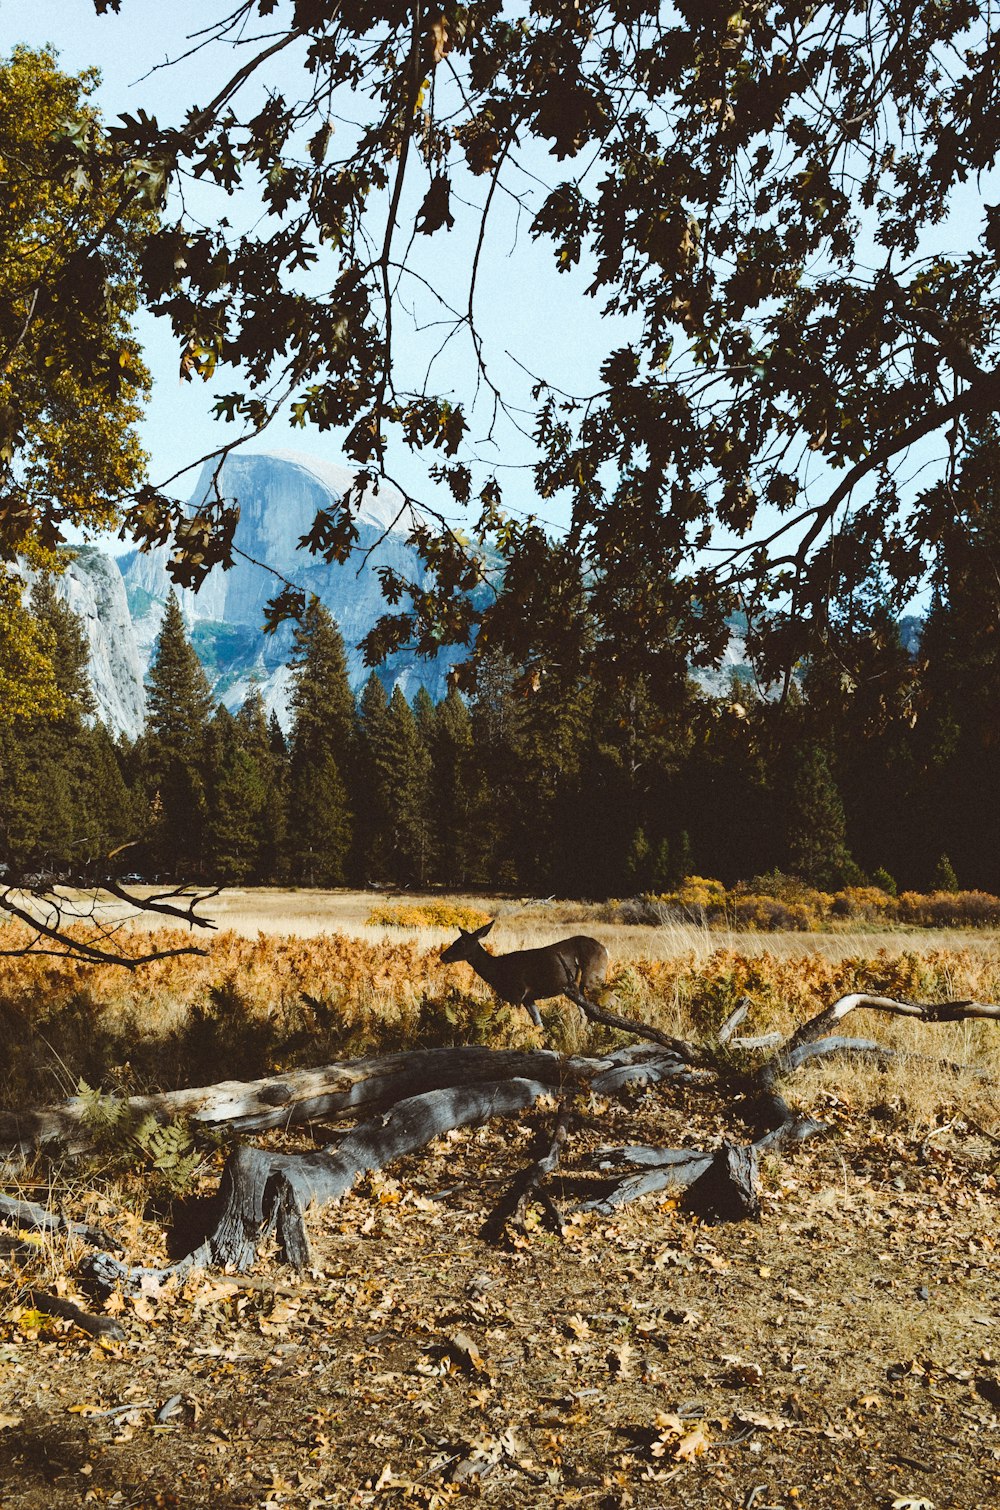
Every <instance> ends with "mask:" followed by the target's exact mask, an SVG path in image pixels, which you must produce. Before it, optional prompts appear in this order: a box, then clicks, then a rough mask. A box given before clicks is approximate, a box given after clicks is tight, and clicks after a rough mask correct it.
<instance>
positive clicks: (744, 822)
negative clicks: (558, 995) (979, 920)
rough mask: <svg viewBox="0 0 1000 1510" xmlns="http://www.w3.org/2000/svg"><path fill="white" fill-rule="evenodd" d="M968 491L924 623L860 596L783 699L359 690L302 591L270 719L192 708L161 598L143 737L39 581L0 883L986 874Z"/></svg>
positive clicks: (994, 887)
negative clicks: (39, 651)
mask: <svg viewBox="0 0 1000 1510" xmlns="http://www.w3.org/2000/svg"><path fill="white" fill-rule="evenodd" d="M982 503H983V500H982V498H980V499H978V500H977V504H978V507H977V510H976V517H977V528H975V529H968V528H967V529H965V530H964V532H963V533H962V536H961V544H962V549H961V552H959V551H958V550H957V549H956V551H955V552H954V559H953V560H950V561H949V562H948V572H947V581H946V582H942V583H941V584H940V588H941V590H940V591H939V592H938V593H937V595H936V596H935V599H934V601H933V604H932V606H931V609H930V611H929V613H928V614H927V616H926V618H925V619H924V620H923V621H922V623H921V624H920V625H919V637H918V636H917V634H916V633H913V634H912V635H911V636H910V644H909V646H906V645H904V643H903V641H902V638H901V634H900V628H899V626H898V625H897V623H896V622H894V621H893V620H892V619H891V618H890V617H889V616H888V615H887V614H885V613H880V611H879V610H878V609H874V610H872V612H871V614H870V615H869V621H868V622H867V623H864V624H857V623H856V624H855V625H854V626H853V628H852V631H851V633H850V635H846V634H845V635H844V636H843V638H842V639H841V640H840V641H839V642H838V643H837V644H836V648H835V649H834V648H832V647H833V645H834V641H833V640H832V639H831V649H830V653H829V654H828V655H827V656H826V657H822V656H818V655H817V656H814V657H813V658H812V659H810V660H809V661H808V662H807V663H806V664H804V666H803V668H802V671H801V675H800V676H799V677H798V678H797V679H796V680H795V681H793V682H792V683H791V685H790V687H789V688H788V689H787V692H786V693H785V695H784V696H781V695H779V694H777V693H776V694H773V695H764V694H762V693H761V692H760V691H759V690H758V689H757V688H756V687H755V685H754V684H753V682H752V681H750V680H746V679H742V677H741V676H739V675H737V674H736V673H734V674H733V676H732V678H731V684H730V686H729V688H728V689H727V691H726V692H725V693H724V694H723V695H715V696H710V695H708V694H707V693H705V692H704V691H703V690H702V689H701V688H700V687H699V686H698V684H697V683H696V682H695V681H693V680H692V679H691V678H689V677H685V676H683V675H681V676H680V677H675V678H672V679H671V680H670V682H669V683H668V684H667V685H662V686H658V685H655V684H654V683H653V682H652V681H651V680H649V679H639V680H636V681H634V682H632V683H631V684H629V685H628V687H627V689H626V690H624V691H623V690H622V689H621V688H618V689H615V688H614V687H613V686H607V685H601V684H600V683H599V682H598V681H596V680H588V679H584V678H581V677H574V678H566V679H563V678H561V677H560V674H559V671H558V668H555V669H553V670H551V671H550V672H549V673H548V674H546V675H545V676H544V678H542V679H541V680H540V681H538V680H536V681H534V682H531V683H527V682H526V681H525V678H524V676H523V674H522V672H521V669H520V668H518V667H516V666H515V665H514V664H513V663H511V662H510V661H509V660H506V659H504V658H503V657H502V656H499V655H496V656H489V655H486V656H485V657H483V660H482V664H481V669H480V673H479V678H478V684H477V687H476V689H475V691H474V693H473V694H472V695H471V696H470V695H465V694H463V693H461V692H459V691H458V690H457V689H453V690H452V691H451V692H449V694H448V696H447V697H446V698H445V699H444V700H443V701H441V702H439V703H437V704H436V705H435V704H434V703H433V701H432V700H431V698H430V697H429V695H428V694H427V692H426V691H424V690H421V691H420V692H419V693H418V694H417V696H416V697H415V699H413V701H412V702H409V701H407V699H406V697H405V696H404V695H403V693H402V692H401V691H400V690H399V689H398V688H397V689H396V690H394V691H393V692H392V693H391V695H388V694H387V692H386V690H385V688H384V686H383V683H382V682H381V681H380V680H379V677H378V675H377V674H375V673H373V674H372V675H371V677H370V678H369V680H368V682H367V684H366V685H365V686H364V688H363V690H362V692H361V695H360V697H358V698H357V699H356V698H355V697H354V695H353V694H352V692H351V689H350V686H349V683H348V679H347V670H346V663H345V656H344V645H343V641H342V639H341V636H340V634H339V632H338V629H337V627H336V624H335V622H334V620H333V618H332V617H331V615H330V614H329V612H328V611H327V610H326V609H325V608H324V607H323V606H322V605H321V604H320V603H319V602H318V601H316V600H314V601H313V602H312V603H311V604H310V605H309V607H308V609H307V611H306V613H305V615H304V617H303V619H302V621H301V624H300V625H299V627H298V628H297V630H296V633H295V640H294V656H293V682H292V687H293V690H292V695H291V699H290V721H289V724H288V727H287V728H282V727H281V725H280V724H279V722H278V720H277V718H276V717H275V716H273V715H272V716H271V717H270V718H269V717H268V716H267V714H266V712H265V709H264V707H263V704H262V700H261V698H260V696H259V694H258V693H256V692H251V694H250V695H249V696H248V697H247V699H246V701H245V702H244V703H243V705H242V707H240V708H239V710H238V711H237V712H236V713H235V715H234V714H231V713H230V712H228V711H227V710H226V708H224V707H221V706H218V707H217V706H215V704H214V700H213V698H212V695H211V693H210V690H209V685H208V681H207V679H206V676H205V673H204V671H203V669H202V667H201V665H200V663H199V661H198V658H197V655H196V654H195V651H194V649H193V647H192V645H191V642H190V640H189V638H188V635H187V632H186V629H185V625H184V622H183V618H182V615H181V612H180V609H179V607H178V605H177V602H176V600H175V599H173V598H171V600H170V602H169V604H168V607H167V611H166V615H165V618H164V621H163V625H162V629H161V632H160V636H159V639H158V642H157V645H156V648H155V652H154V657H153V662H152V666H151V671H150V675H149V685H148V711H147V722H146V727H145V730H144V732H143V733H142V735H141V737H140V738H139V739H138V740H136V741H135V742H134V743H132V742H129V741H126V740H119V741H117V742H116V741H115V740H114V739H113V738H112V737H111V735H110V734H109V732H108V731H107V729H105V728H104V727H103V726H102V725H101V724H100V723H99V722H95V721H94V718H93V702H92V698H91V694H90V689H89V686H88V681H87V670H86V651H85V644H84V640H83V636H82V633H81V629H80V626H79V623H78V622H77V621H76V620H75V619H74V617H73V615H72V614H71V613H70V612H69V610H67V609H66V608H65V607H63V606H62V605H61V604H60V603H59V602H58V600H57V599H56V597H55V595H54V594H53V591H52V588H51V585H50V584H47V583H46V582H45V581H44V580H43V581H42V582H41V583H40V584H39V585H38V586H37V587H36V588H35V589H34V592H33V596H32V600H31V607H32V611H33V614H34V616H35V618H36V621H37V624H38V628H39V633H40V634H41V635H42V636H43V639H44V640H45V641H46V643H48V645H49V646H50V648H51V650H52V655H53V664H54V665H55V666H56V668H57V675H58V679H59V691H60V693H61V695H62V700H61V704H60V711H59V712H58V713H57V714H51V713H46V711H45V710H44V709H42V710H38V711H36V712H34V713H33V714H32V715H30V716H26V717H24V718H21V719H14V720H11V721H8V722H7V723H5V724H3V725H2V726H0V742H2V743H0V767H2V770H3V778H4V779H3V782H2V786H0V842H2V858H3V861H4V862H5V863H6V866H7V871H6V874H7V875H8V876H9V877H12V878H16V877H31V876H32V875H36V876H38V875H40V876H43V877H47V878H49V879H52V878H59V879H66V880H74V879H77V880H80V881H82V882H94V881H99V880H100V879H101V878H102V876H105V875H112V876H115V875H117V876H121V875H123V874H126V873H127V874H130V875H132V876H136V875H138V876H141V877H142V878H143V879H150V880H152V879H154V878H156V879H159V880H172V881H198V882H208V883H212V884H251V885H253V884H267V883H277V884H283V885H296V886H316V887H331V886H340V885H345V884H349V885H372V884H374V885H387V886H393V887H402V888H410V887H412V888H427V887H432V886H441V887H447V888H473V889H475V888H482V889H485V890H491V891H497V890H500V891H503V890H508V891H520V892H530V893H532V894H547V893H557V894H559V895H564V896H578V897H606V896H632V895H637V894H641V893H653V894H657V893H662V892H664V891H665V890H668V889H670V888H671V887H675V886H676V885H678V884H679V883H680V881H681V880H682V879H683V878H684V877H685V876H688V875H691V874H698V875H705V876H712V877H718V878H720V879H721V880H722V881H723V882H724V883H725V884H726V885H728V886H732V885H734V884H736V883H739V882H749V881H750V880H751V879H753V878H757V879H758V881H759V880H760V878H762V877H763V878H765V880H766V878H767V877H768V876H773V873H774V872H781V873H786V874H790V875H793V876H797V877H799V878H801V880H803V881H805V882H807V883H808V884H809V885H811V886H813V887H821V888H826V889H827V890H836V889H837V888H838V887H845V886H858V885H863V884H874V885H876V886H880V887H882V888H884V889H885V890H886V891H888V892H889V894H894V893H895V891H896V889H897V888H899V889H903V888H916V889H922V890H925V891H926V890H931V889H935V890H939V891H948V890H954V889H956V888H957V887H959V886H960V887H962V888H964V889H980V890H985V891H990V892H996V891H998V890H1000V808H998V805H997V801H996V793H997V791H998V790H1000V742H998V741H997V739H996V720H995V714H996V708H997V706H998V695H1000V685H998V670H1000V664H998V654H997V645H996V623H997V618H998V606H997V602H996V598H997V588H996V578H995V572H994V567H993V562H994V561H995V559H996V548H997V541H996V528H997V526H996V523H995V509H994V511H992V512H991V511H990V510H988V509H983V508H982ZM983 521H985V522H983ZM911 627H912V621H911ZM109 857H110V858H109ZM754 889H755V890H761V891H763V890H767V889H768V887H767V886H765V885H759V884H758V886H756V887H755V888H754ZM771 889H773V887H772V888H771Z"/></svg>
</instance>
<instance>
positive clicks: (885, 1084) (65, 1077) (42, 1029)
mask: <svg viewBox="0 0 1000 1510" xmlns="http://www.w3.org/2000/svg"><path fill="white" fill-rule="evenodd" d="M376 901H377V899H376V898H373V896H372V894H371V893H363V892H325V893H316V892H288V891H284V892H282V891H278V890H265V891H241V890H232V891H228V892H224V893H223V894H222V895H221V896H220V897H219V898H218V899H216V900H215V901H213V903H212V904H211V905H212V911H213V913H214V915H215V916H216V917H217V919H218V921H219V923H220V925H221V930H220V931H219V932H217V933H215V934H211V935H208V936H207V947H208V953H207V955H205V956H204V957H198V956H187V957H182V958H176V959H170V960H163V961H160V962H158V963H155V964H151V965H149V966H146V967H144V968H143V969H141V970H139V971H136V972H135V973H129V972H126V971H123V970H120V969H118V968H115V967H113V966H97V967H93V966H88V965H83V964H79V963H75V962H73V961H69V960H53V959H51V958H48V957H43V956H34V957H28V958H23V957H21V958H18V957H14V958H5V959H0V1100H2V1102H3V1104H4V1105H5V1106H16V1105H23V1104H28V1103H37V1102H39V1101H46V1100H53V1099H55V1098H57V1097H58V1096H60V1095H65V1094H69V1093H71V1092H72V1091H73V1090H75V1088H76V1086H77V1084H78V1083H79V1081H80V1080H81V1079H83V1080H85V1081H86V1082H87V1083H88V1084H90V1085H92V1086H101V1087H104V1088H108V1089H112V1088H114V1089H120V1090H140V1089H153V1088H168V1087H172V1086H176V1085H180V1084H198V1083H206V1082H211V1081H215V1080H219V1079H223V1078H229V1077H232V1078H249V1077H252V1076H255V1075H262V1074H266V1073H269V1072H270V1071H272V1070H277V1069H285V1068H289V1067H291V1066H293V1065H295V1064H300V1063H301V1064H317V1063H323V1062H325V1061H329V1060H333V1059H336V1058H340V1057H346V1056H349V1055H358V1054H366V1053H376V1052H388V1051H391V1050H394V1049H400V1048H405V1047H408V1046H412V1045H417V1044H434V1043H463V1042H479V1043H488V1044H489V1043H494V1044H521V1043H529V1042H533V1041H536V1040H535V1038H534V1030H533V1029H532V1028H531V1026H530V1024H529V1022H528V1020H527V1017H526V1014H524V1013H523V1012H521V1011H519V1010H517V1009H514V1008H508V1007H504V1006H501V1005H500V1004H499V1003H498V1002H497V1001H496V999H495V998H494V997H493V995H492V993H491V992H490V990H489V988H488V987H486V986H485V985H484V984H483V982H481V981H480V980H478V978H477V977H475V976H474V975H473V973H472V971H471V969H470V968H469V967H468V966H467V965H461V964H460V965H452V966H446V965H443V964H442V963H441V961H440V958H439V956H440V951H441V948H442V946H443V945H444V944H445V943H447V942H448V941H449V940H450V939H451V938H453V937H454V932H455V924H454V922H453V921H451V922H448V923H447V925H445V923H444V922H439V923H438V926H427V921H428V920H429V919H433V918H438V919H453V918H454V917H456V916H466V917H469V918H470V919H471V917H472V915H473V914H474V913H477V912H478V913H479V914H480V915H483V914H485V915H487V916H496V917H497V919H498V921H497V926H496V927H495V929H494V931H493V934H492V935H491V939H490V943H491V945H492V946H493V947H494V948H495V949H496V950H497V951H498V952H505V951H507V950H509V949H516V948H523V947H531V946H533V945H537V944H540V943H545V942H548V941H551V940H552V939H555V938H558V937H559V936H561V935H564V934H565V933H567V932H571V931H581V930H583V929H586V931H587V932H592V933H593V934H594V935H595V936H597V937H598V938H600V939H601V940H602V942H604V943H605V944H606V945H607V946H608V948H609V950H610V952H611V955H612V962H613V963H612V974H611V978H610V987H611V989H610V995H609V998H608V1004H609V1005H611V1006H613V1007H614V1008H615V1009H616V1010H618V1011H620V1012H623V1013H625V1014H626V1015H629V1016H633V1017H636V1018H641V1019H644V1020H646V1021H648V1022H651V1023H654V1024H656V1025H657V1026H659V1027H661V1028H662V1029H664V1030H666V1031H668V1032H670V1033H673V1034H676V1035H678V1036H682V1037H686V1038H697V1039H706V1038H711V1035H712V1033H713V1032H714V1030H715V1028H716V1027H717V1026H718V1024H719V1023H720V1022H722V1021H723V1020H724V1018H725V1017H726V1016H727V1015H728V1013H729V1012H730V1011H731V1010H732V1009H733V1007H734V1006H735V1005H736V1003H737V1002H738V1001H739V1000H740V998H741V997H743V996H748V997H749V998H750V1000H751V1003H752V1008H751V1014H750V1017H749V1020H748V1021H747V1023H746V1024H745V1027H744V1029H743V1031H744V1032H746V1033H747V1034H756V1033H767V1032H772V1031H780V1032H782V1033H784V1034H788V1033H791V1032H792V1031H793V1030H794V1029H795V1028H796V1027H797V1026H798V1025H799V1024H800V1023H801V1022H803V1021H804V1020H806V1019H807V1018H809V1017H811V1016H813V1015H815V1014H816V1013H817V1012H819V1011H820V1010H822V1008H823V1007H825V1006H827V1005H829V1003H830V1002H832V1001H833V1000H835V999H836V998H837V997H838V996H841V995H843V994H844V993H845V992H848V991H855V990H869V991H873V992H878V993H881V994H886V995H890V996H902V997H909V998H913V999H916V1000H929V1001H933V1000H945V999H950V998H960V997H973V998H977V999H979V1000H985V1001H995V1000H997V999H998V998H1000V943H998V938H997V935H996V933H993V932H987V931H981V932H975V933H970V932H961V933H954V932H953V933H948V932H947V931H946V930H937V931H935V932H924V933H913V934H886V933H885V932H881V933H878V932H876V933H873V932H871V931H869V930H867V929H863V928H861V927H858V928H857V929H855V930H853V931H852V930H843V931H840V932H837V933H819V934H807V933H789V934H764V933H755V932H751V933H736V932H720V931H718V930H716V929H709V928H707V927H705V926H703V925H697V924H693V923H687V924H681V923H670V924H667V925H664V926H663V927H659V928H650V927H637V926H630V925H626V924H615V923H608V922H602V921H600V919H599V917H598V912H599V909H598V908H597V907H588V906H586V905H583V906H571V905H570V904H552V903H540V902H517V901H511V900H499V901H494V902H483V900H482V899H473V898H462V897H459V898H451V899H448V900H447V902H446V903H442V901H441V900H440V899H437V900H436V901H435V902H434V903H433V904H424V906H423V908H421V909H418V908H417V906H416V905H415V900H411V899H406V900H405V902H393V903H392V904H391V905H392V906H394V907H396V908H397V911H396V913H392V912H390V911H388V910H386V911H384V912H383V914H382V915H383V916H386V917H392V916H395V917H397V918H398V917H399V916H401V914H400V912H399V911H398V909H399V908H400V907H403V908H406V909H409V913H408V914H403V915H405V916H410V917H412V918H414V920H416V921H420V922H421V923H423V926H419V927H416V928H414V927H402V926H399V924H398V923H396V924H392V925H390V924H386V923H381V924H378V925H376V926H373V925H372V924H371V923H369V922H368V921H367V920H368V919H370V918H371V916H372V913H373V908H374V906H375V903H376ZM382 905H383V907H384V905H385V904H384V902H383V904H382ZM431 905H433V906H435V907H437V908H438V909H439V910H438V911H437V913H434V912H432V911H430V907H431ZM136 924H137V926H138V925H142V926H146V920H145V919H138V920H136ZM0 934H2V935H4V936H3V937H0V946H3V947H8V948H9V947H12V946H13V945H15V944H16V942H17V941H18V939H20V938H23V935H21V934H19V933H18V931H17V929H16V928H14V927H13V926H8V927H7V928H6V929H3V930H0ZM205 938H206V936H204V935H203V936H200V937H199V938H198V939H197V941H198V942H202V941H203V940H205ZM188 941H190V935H189V934H187V933H180V932H178V931H167V930H159V931H153V932H152V933H151V936H149V937H144V939H143V947H144V948H145V947H146V946H147V945H149V944H154V945H156V946H159V947H172V946H177V945H178V944H181V943H184V942H188ZM545 1015H546V1028H545V1034H546V1041H547V1042H549V1043H550V1044H552V1045H553V1046H554V1047H556V1048H560V1049H564V1050H567V1051H574V1052H579V1051H583V1052H586V1051H588V1050H590V1051H594V1050H599V1049H601V1048H606V1047H607V1046H608V1045H609V1044H610V1043H612V1042H613V1041H615V1039H616V1035H614V1034H613V1033H609V1032H608V1031H607V1030H605V1029H603V1028H596V1027H594V1026H592V1025H590V1024H586V1023H584V1022H582V1020H581V1018H580V1015H579V1014H578V1013H577V1012H576V1010H575V1009H573V1008H571V1007H570V1006H569V1005H568V1004H566V1003H552V1004H551V1005H550V1006H548V1008H546V1009H545ZM845 1031H846V1032H847V1033H849V1034H853V1035H856V1036H865V1037H876V1038H878V1039H880V1040H881V1041H884V1042H887V1043H890V1044H892V1045H895V1046H898V1047H901V1048H905V1049H907V1050H909V1051H911V1052H913V1053H915V1054H920V1055H925V1056H928V1062H927V1063H926V1064H924V1065H921V1064H919V1063H915V1064H913V1065H911V1066H910V1067H908V1068H907V1069H906V1070H894V1071H892V1072H890V1073H888V1074H886V1073H884V1072H882V1071H877V1070H874V1069H872V1068H871V1067H866V1066H864V1065H854V1066H850V1067H849V1066H847V1065H845V1064H843V1063H837V1064H833V1065H830V1066H828V1067H826V1068H823V1069H819V1070H815V1071H812V1072H810V1075H809V1076H808V1077H806V1076H803V1077H801V1079H799V1080H797V1081H796V1086H795V1091H796V1095H797V1096H799V1098H800V1099H808V1097H809V1096H826V1095H828V1094H832V1090H831V1087H834V1086H839V1087H840V1088H841V1090H842V1092H843V1093H844V1094H845V1095H846V1094H849V1095H850V1097H851V1098H854V1099H857V1100H858V1102H859V1104H864V1105H866V1106H871V1105H873V1104H875V1103H876V1102H878V1101H880V1100H881V1101H885V1100H886V1099H888V1100H889V1101H891V1102H893V1103H894V1104H895V1105H897V1106H898V1107H899V1108H900V1109H901V1114H904V1113H905V1115H906V1116H907V1117H908V1118H910V1119H912V1120H914V1121H915V1122H916V1123H919V1124H920V1125H930V1124H931V1123H932V1122H933V1120H934V1118H935V1117H936V1116H939V1115H944V1113H945V1112H947V1111H948V1109H949V1108H952V1109H954V1108H955V1107H958V1106H960V1105H963V1104H967V1105H969V1106H971V1105H973V1104H974V1105H975V1106H976V1107H977V1108H978V1113H979V1115H981V1116H982V1117H984V1118H986V1119H988V1120H991V1121H992V1119H993V1116H994V1112H993V1107H992V1100H991V1097H992V1091H990V1090H989V1088H988V1086H986V1085H984V1083H983V1082H982V1081H981V1080H979V1079H977V1078H976V1076H975V1075H971V1074H970V1075H968V1076H965V1077H958V1078H956V1077H955V1076H954V1075H952V1074H950V1073H947V1074H945V1073H943V1072H942V1070H941V1068H940V1061H941V1060H942V1059H947V1060H953V1061H956V1062H960V1063H963V1064H965V1063H967V1064H969V1065H971V1066H973V1067H975V1069H976V1070H978V1072H979V1073H980V1074H983V1073H985V1074H987V1075H988V1076H990V1077H992V1078H993V1079H994V1080H995V1079H996V1077H997V1074H998V1072H1000V1032H998V1030H997V1027H996V1026H995V1025H994V1024H990V1023H964V1024H961V1023H960V1024H953V1025H946V1026H938V1027H932V1028H928V1027H921V1026H920V1025H914V1024H912V1023H909V1022H905V1021H901V1020H899V1019H887V1018H885V1017H880V1016H876V1015H875V1014H872V1013H859V1014H857V1016H856V1018H852V1019H850V1020H849V1021H848V1023H847V1024H846V1026H845Z"/></svg>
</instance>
